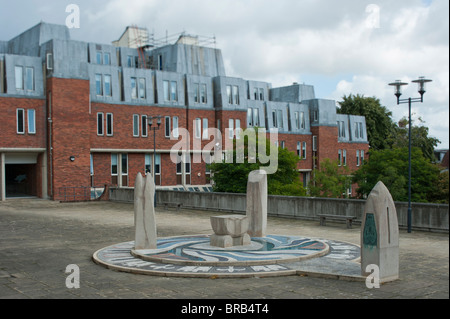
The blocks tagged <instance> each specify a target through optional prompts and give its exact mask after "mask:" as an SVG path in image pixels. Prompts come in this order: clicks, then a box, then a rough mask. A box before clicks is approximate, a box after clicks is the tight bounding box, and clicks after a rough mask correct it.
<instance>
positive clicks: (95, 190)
mask: <svg viewBox="0 0 450 319" xmlns="http://www.w3.org/2000/svg"><path fill="white" fill-rule="evenodd" d="M104 190H105V187H104V186H102V187H96V186H93V187H91V186H78V187H60V188H59V189H58V198H57V199H59V200H60V201H62V202H85V201H91V200H96V199H98V198H99V197H100V196H101V195H102V194H103V192H104Z"/></svg>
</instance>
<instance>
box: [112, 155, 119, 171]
mask: <svg viewBox="0 0 450 319" xmlns="http://www.w3.org/2000/svg"><path fill="white" fill-rule="evenodd" d="M114 158H115V164H114V160H113V159H114ZM114 165H115V166H116V172H115V173H114V172H113V166H114ZM118 175H119V154H118V153H111V176H118Z"/></svg>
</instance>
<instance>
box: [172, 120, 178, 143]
mask: <svg viewBox="0 0 450 319" xmlns="http://www.w3.org/2000/svg"><path fill="white" fill-rule="evenodd" d="M172 127H173V131H172V132H173V137H175V138H178V136H179V134H178V116H174V117H173V118H172Z"/></svg>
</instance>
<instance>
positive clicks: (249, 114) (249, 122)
mask: <svg viewBox="0 0 450 319" xmlns="http://www.w3.org/2000/svg"><path fill="white" fill-rule="evenodd" d="M247 126H253V110H252V109H251V108H248V109H247Z"/></svg>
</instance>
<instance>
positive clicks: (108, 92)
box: [105, 74, 111, 96]
mask: <svg viewBox="0 0 450 319" xmlns="http://www.w3.org/2000/svg"><path fill="white" fill-rule="evenodd" d="M105 95H106V96H111V75H108V74H107V75H105Z"/></svg>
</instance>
